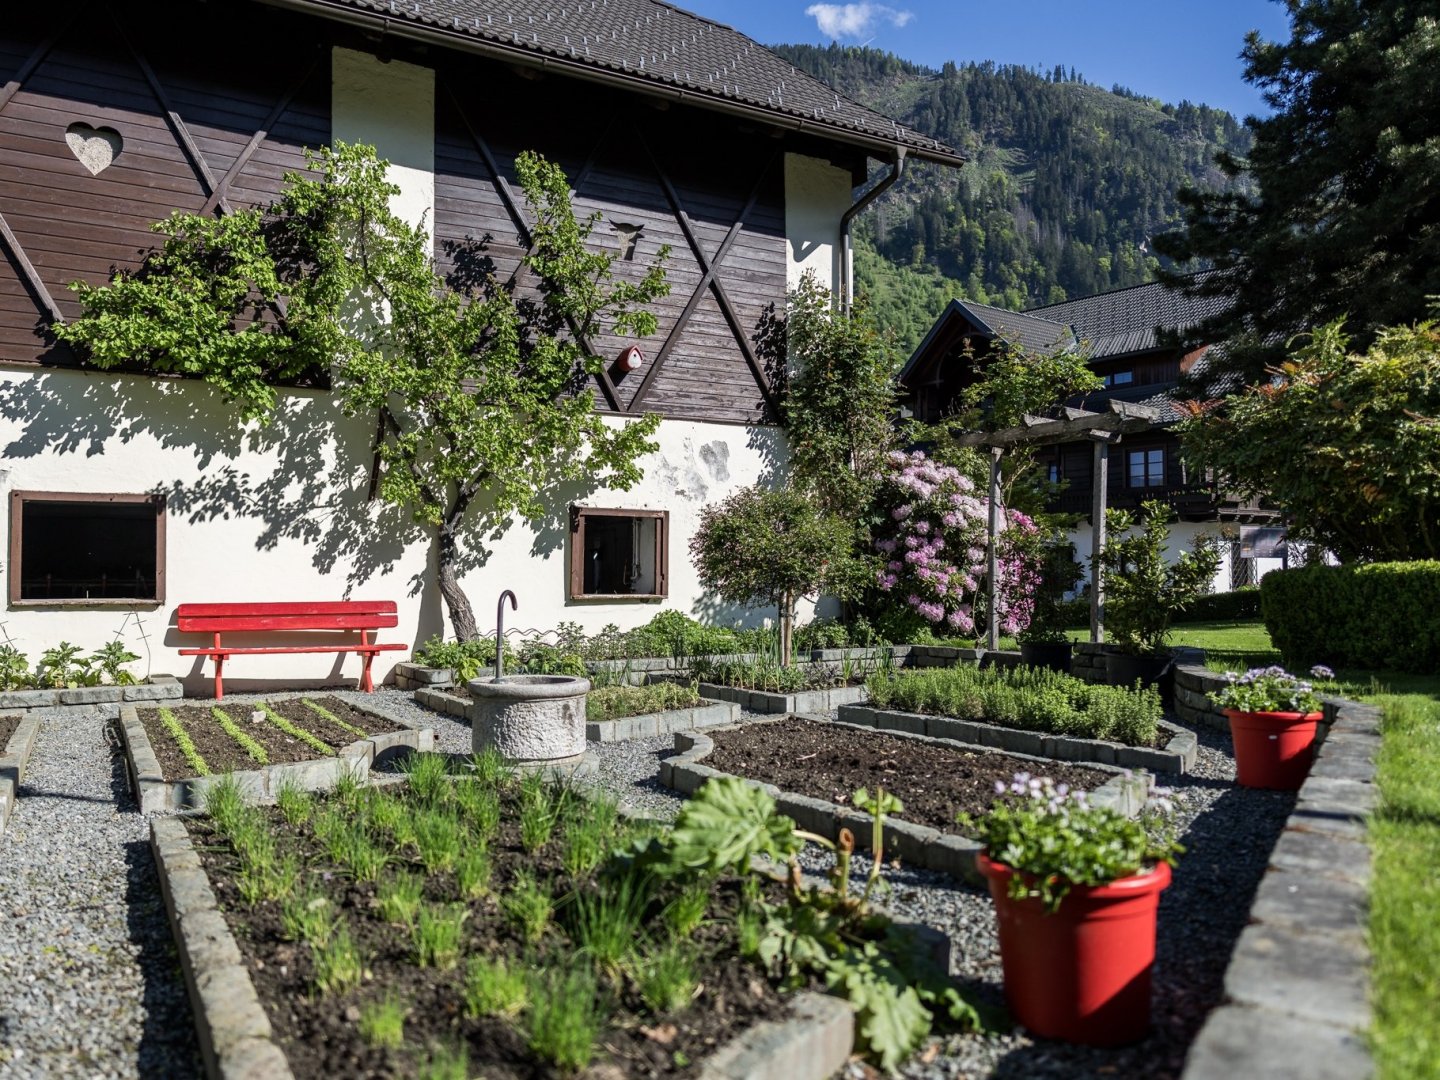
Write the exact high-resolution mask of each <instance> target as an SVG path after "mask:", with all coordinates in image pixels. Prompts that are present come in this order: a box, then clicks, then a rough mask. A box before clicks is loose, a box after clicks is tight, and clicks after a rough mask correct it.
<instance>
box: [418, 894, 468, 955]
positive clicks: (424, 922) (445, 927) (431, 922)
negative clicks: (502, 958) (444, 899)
mask: <svg viewBox="0 0 1440 1080" xmlns="http://www.w3.org/2000/svg"><path fill="white" fill-rule="evenodd" d="M469 916H470V908H469V906H468V905H466V904H445V905H436V904H425V905H422V906H421V908H420V912H419V916H418V917H417V918H416V920H415V926H414V928H413V929H412V930H411V936H412V938H413V940H414V942H415V960H416V963H418V964H419V965H420V966H421V967H436V968H452V967H454V966H455V965H456V964H457V963H459V961H460V950H461V947H462V946H463V944H464V938H465V920H466V919H467V918H469Z"/></svg>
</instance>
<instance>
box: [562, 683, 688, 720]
mask: <svg viewBox="0 0 1440 1080" xmlns="http://www.w3.org/2000/svg"><path fill="white" fill-rule="evenodd" d="M700 703H701V701H700V695H699V694H697V693H696V692H695V690H694V688H693V687H689V686H682V685H681V684H679V683H650V684H648V685H646V686H602V687H596V688H593V689H591V691H590V693H588V694H586V695H585V719H586V720H589V721H590V722H591V723H598V722H601V721H605V720H619V719H622V718H624V717H627V716H644V715H646V714H647V713H657V712H665V711H667V710H669V709H691V708H694V707H695V706H697V705H699V704H700Z"/></svg>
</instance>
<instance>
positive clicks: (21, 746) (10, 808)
mask: <svg viewBox="0 0 1440 1080" xmlns="http://www.w3.org/2000/svg"><path fill="white" fill-rule="evenodd" d="M39 735H40V718H39V717H38V716H33V715H30V716H21V717H20V724H19V726H18V727H16V728H15V730H14V731H13V732H11V733H10V738H9V740H8V741H7V742H6V743H5V747H4V751H3V752H0V832H4V831H5V826H6V825H7V824H8V823H9V821H10V815H11V814H12V813H14V812H15V804H16V801H17V800H18V799H19V797H20V781H21V780H23V779H24V778H25V766H26V765H28V764H29V763H30V755H31V754H32V753H34V751H35V740H36V739H37V738H38V737H39Z"/></svg>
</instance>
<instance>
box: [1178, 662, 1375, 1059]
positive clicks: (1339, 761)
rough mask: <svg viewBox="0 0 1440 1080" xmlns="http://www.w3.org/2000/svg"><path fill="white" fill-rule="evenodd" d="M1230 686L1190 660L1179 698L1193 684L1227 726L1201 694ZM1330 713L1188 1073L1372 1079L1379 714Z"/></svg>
mask: <svg viewBox="0 0 1440 1080" xmlns="http://www.w3.org/2000/svg"><path fill="white" fill-rule="evenodd" d="M1223 685H1224V677H1223V676H1222V675H1220V674H1219V673H1217V672H1213V671H1208V670H1206V669H1205V668H1203V667H1200V666H1199V665H1190V664H1187V665H1182V666H1180V667H1178V668H1177V670H1176V688H1177V693H1176V696H1177V702H1176V704H1177V707H1178V706H1179V704H1180V700H1181V698H1180V691H1182V690H1188V691H1190V692H1191V694H1192V695H1193V696H1192V697H1191V698H1190V702H1189V703H1188V706H1187V707H1188V708H1190V710H1191V712H1192V713H1193V714H1194V715H1193V717H1192V719H1194V720H1195V722H1209V723H1210V724H1211V725H1212V726H1215V727H1220V726H1221V725H1222V724H1223V725H1226V726H1227V727H1228V721H1227V720H1226V719H1225V718H1224V717H1223V716H1220V715H1219V712H1218V710H1213V706H1212V707H1210V708H1208V709H1201V708H1200V707H1199V701H1198V700H1197V699H1200V696H1201V695H1203V693H1204V691H1205V690H1207V689H1218V688H1219V687H1220V686H1223ZM1201 700H1203V699H1201ZM1206 704H1207V705H1208V701H1207V702H1206ZM1212 710H1213V716H1211V717H1210V718H1208V720H1207V718H1206V717H1205V716H1204V714H1205V713H1210V712H1212ZM1325 715H1326V718H1327V720H1328V721H1329V723H1328V724H1326V725H1323V726H1322V735H1323V742H1321V744H1320V747H1319V749H1318V752H1317V754H1316V757H1315V763H1314V765H1313V766H1312V767H1311V769H1310V775H1309V777H1308V778H1307V779H1306V781H1305V783H1304V784H1303V785H1302V786H1301V788H1300V791H1299V792H1298V795H1297V799H1296V805H1295V809H1294V810H1293V811H1292V812H1291V814H1290V816H1289V818H1288V819H1287V820H1286V822H1285V828H1284V830H1283V831H1282V832H1281V834H1280V838H1279V840H1278V841H1277V842H1276V844H1275V848H1274V850H1273V851H1272V852H1271V853H1270V862H1269V868H1268V869H1267V870H1266V871H1265V875H1264V877H1262V878H1261V879H1260V887H1259V888H1258V889H1257V890H1256V893H1255V900H1254V902H1253V903H1252V904H1251V907H1250V925H1248V926H1247V927H1246V928H1245V929H1244V931H1243V932H1242V933H1241V935H1240V939H1239V941H1238V942H1236V945H1235V950H1234V952H1233V953H1232V954H1231V957H1230V965H1229V967H1228V968H1227V969H1226V971H1225V1001H1224V1003H1223V1004H1221V1005H1220V1006H1218V1007H1217V1008H1216V1009H1214V1010H1213V1011H1212V1012H1211V1013H1210V1015H1209V1017H1208V1018H1207V1019H1206V1021H1205V1025H1204V1026H1203V1027H1202V1028H1201V1029H1200V1031H1199V1033H1198V1034H1197V1035H1196V1036H1195V1041H1194V1042H1193V1043H1191V1046H1190V1053H1189V1056H1188V1057H1187V1058H1186V1059H1185V1068H1184V1072H1183V1073H1182V1074H1181V1075H1182V1080H1231V1078H1233V1077H1235V1076H1266V1077H1274V1078H1276V1080H1302V1078H1303V1080H1365V1078H1366V1077H1369V1076H1371V1075H1372V1074H1373V1071H1374V1063H1373V1061H1372V1060H1371V1056H1370V1052H1369V1046H1368V1041H1367V1037H1368V1032H1369V1029H1370V1023H1371V1010H1370V995H1369V991H1370V978H1369V967H1370V949H1369V945H1368V942H1367V938H1366V930H1367V926H1366V923H1367V918H1368V914H1369V885H1370V864H1371V852H1370V848H1369V845H1368V843H1367V840H1366V827H1367V821H1368V819H1369V817H1370V815H1371V813H1373V812H1374V810H1375V807H1376V806H1377V805H1378V803H1379V801H1380V790H1379V788H1378V786H1377V785H1376V783H1375V757H1376V755H1377V753H1378V752H1379V749H1380V741H1381V736H1380V722H1381V712H1380V709H1379V708H1378V707H1376V706H1373V705H1365V704H1362V703H1360V702H1355V701H1348V700H1345V699H1328V700H1326V701H1325ZM1216 721H1218V722H1216Z"/></svg>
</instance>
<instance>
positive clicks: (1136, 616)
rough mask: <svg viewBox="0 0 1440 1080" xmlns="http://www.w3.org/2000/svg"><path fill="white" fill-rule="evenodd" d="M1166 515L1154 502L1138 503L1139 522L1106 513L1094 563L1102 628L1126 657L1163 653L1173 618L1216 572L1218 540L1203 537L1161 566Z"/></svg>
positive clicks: (1166, 538)
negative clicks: (1102, 610)
mask: <svg viewBox="0 0 1440 1080" xmlns="http://www.w3.org/2000/svg"><path fill="white" fill-rule="evenodd" d="M1170 516H1171V510H1170V507H1168V506H1166V505H1165V504H1164V503H1163V502H1160V501H1159V500H1158V499H1149V500H1146V501H1145V502H1144V503H1142V504H1141V506H1140V520H1139V521H1138V522H1137V521H1136V519H1135V518H1134V517H1133V516H1132V515H1131V514H1129V513H1128V512H1126V511H1124V510H1107V511H1105V530H1106V540H1105V548H1104V550H1103V551H1102V552H1101V553H1100V559H1099V570H1100V580H1101V582H1102V583H1103V584H1104V586H1105V628H1106V629H1107V630H1108V631H1109V632H1110V637H1111V640H1112V641H1114V642H1115V644H1116V645H1118V646H1119V647H1120V648H1121V649H1124V650H1125V651H1127V652H1132V653H1138V654H1141V655H1148V656H1153V655H1156V654H1158V653H1161V652H1163V651H1164V650H1165V646H1166V644H1167V643H1168V642H1169V640H1170V624H1171V623H1172V622H1173V621H1174V619H1175V616H1176V615H1178V614H1180V613H1181V612H1182V611H1184V610H1185V609H1186V607H1188V606H1189V605H1190V604H1191V603H1192V602H1193V601H1194V600H1195V599H1196V598H1197V597H1199V596H1200V595H1201V594H1202V593H1204V592H1206V591H1208V590H1209V588H1210V583H1211V582H1212V581H1214V580H1215V572H1216V571H1217V570H1219V569H1220V545H1219V541H1218V538H1216V537H1214V536H1211V535H1209V534H1206V533H1201V534H1200V535H1198V536H1196V537H1195V539H1194V540H1193V541H1192V542H1191V548H1190V550H1189V551H1187V552H1184V553H1182V554H1181V556H1180V557H1179V558H1178V559H1176V560H1175V561H1174V562H1173V563H1166V561H1165V548H1166V545H1167V544H1168V543H1169V540H1170V524H1169V522H1170ZM1137 526H1138V527H1137Z"/></svg>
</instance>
